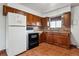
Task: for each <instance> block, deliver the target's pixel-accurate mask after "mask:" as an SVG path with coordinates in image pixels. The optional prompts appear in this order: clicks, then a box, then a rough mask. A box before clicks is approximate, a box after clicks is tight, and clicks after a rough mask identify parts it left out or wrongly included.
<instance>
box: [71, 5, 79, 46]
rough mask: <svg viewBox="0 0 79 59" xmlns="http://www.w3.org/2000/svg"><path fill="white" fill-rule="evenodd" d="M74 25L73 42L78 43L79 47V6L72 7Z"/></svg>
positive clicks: (72, 27)
mask: <svg viewBox="0 0 79 59" xmlns="http://www.w3.org/2000/svg"><path fill="white" fill-rule="evenodd" d="M71 12H72V16H71V17H72V26H71V32H72V36H71V41H72V44H74V45H77V47H79V6H76V7H72V8H71Z"/></svg>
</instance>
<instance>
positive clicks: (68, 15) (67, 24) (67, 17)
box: [63, 12, 71, 28]
mask: <svg viewBox="0 0 79 59" xmlns="http://www.w3.org/2000/svg"><path fill="white" fill-rule="evenodd" d="M63 19H64V26H65V27H67V28H70V27H71V12H67V13H64V17H63Z"/></svg>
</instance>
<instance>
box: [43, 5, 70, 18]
mask: <svg viewBox="0 0 79 59" xmlns="http://www.w3.org/2000/svg"><path fill="white" fill-rule="evenodd" d="M68 11H71V7H70V6H67V7H63V8H60V9H56V10H54V11H50V12H47V13H44V14H43V16H48V17H52V16H53V17H54V16H59V15H61V14H63V13H64V12H68Z"/></svg>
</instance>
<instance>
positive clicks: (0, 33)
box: [0, 3, 5, 50]
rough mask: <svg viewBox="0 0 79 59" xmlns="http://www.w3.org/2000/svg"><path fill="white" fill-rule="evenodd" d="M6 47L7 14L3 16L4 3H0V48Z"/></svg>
mask: <svg viewBox="0 0 79 59" xmlns="http://www.w3.org/2000/svg"><path fill="white" fill-rule="evenodd" d="M2 49H5V16H3V4H1V3H0V50H2Z"/></svg>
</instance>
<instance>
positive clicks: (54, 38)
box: [46, 32, 70, 48]
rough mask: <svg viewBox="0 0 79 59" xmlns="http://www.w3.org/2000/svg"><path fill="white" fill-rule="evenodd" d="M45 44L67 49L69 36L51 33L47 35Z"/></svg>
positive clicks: (67, 34)
mask: <svg viewBox="0 0 79 59" xmlns="http://www.w3.org/2000/svg"><path fill="white" fill-rule="evenodd" d="M46 42H47V43H49V44H55V45H57V46H61V47H65V48H69V47H70V36H69V33H57V32H56V33H55V32H54V33H53V32H49V33H48V34H47V39H46Z"/></svg>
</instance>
